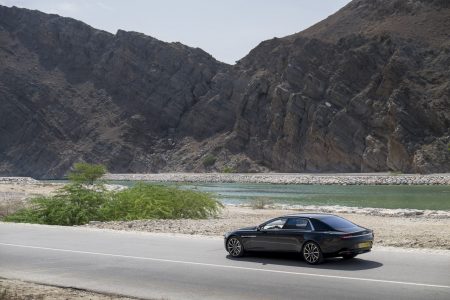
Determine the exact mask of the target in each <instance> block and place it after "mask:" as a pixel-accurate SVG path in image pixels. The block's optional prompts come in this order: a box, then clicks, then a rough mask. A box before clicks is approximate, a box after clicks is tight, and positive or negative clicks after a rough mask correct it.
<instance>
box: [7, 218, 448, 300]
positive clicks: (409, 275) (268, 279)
mask: <svg viewBox="0 0 450 300" xmlns="http://www.w3.org/2000/svg"><path fill="white" fill-rule="evenodd" d="M0 277H5V278H16V279H22V280H29V281H35V282H41V283H47V284H53V285H61V286H71V287H76V288H82V289H89V290H94V291H100V292H109V293H117V294H123V295H129V296H135V297H142V298H165V299H396V300H398V299H446V300H448V299H450V255H449V254H445V253H432V252H431V253H428V252H425V251H403V250H394V251H392V250H377V249H375V250H374V251H372V252H371V253H368V254H364V255H361V256H360V258H356V259H354V260H350V261H344V260H341V259H333V260H328V261H327V262H326V263H324V264H323V265H320V266H309V265H307V264H306V263H304V262H303V261H301V260H299V259H297V258H296V257H295V256H286V255H275V256H273V255H270V256H268V255H258V256H249V257H244V258H241V259H231V258H229V257H227V255H226V252H225V250H224V248H223V241H222V239H219V238H208V237H198V236H181V235H173V236H171V235H161V234H149V233H127V232H112V231H101V230H93V229H85V228H71V227H57V226H55V227H52V226H38V225H26V224H7V223H0Z"/></svg>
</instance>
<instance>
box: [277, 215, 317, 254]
mask: <svg viewBox="0 0 450 300" xmlns="http://www.w3.org/2000/svg"><path fill="white" fill-rule="evenodd" d="M311 231H312V226H311V222H310V221H309V219H307V218H301V217H292V218H288V219H287V220H286V223H285V224H284V226H283V231H282V233H283V234H285V235H286V236H289V240H288V241H289V243H290V244H289V251H295V252H300V251H301V250H302V246H303V243H304V241H305V234H307V233H310V232H311Z"/></svg>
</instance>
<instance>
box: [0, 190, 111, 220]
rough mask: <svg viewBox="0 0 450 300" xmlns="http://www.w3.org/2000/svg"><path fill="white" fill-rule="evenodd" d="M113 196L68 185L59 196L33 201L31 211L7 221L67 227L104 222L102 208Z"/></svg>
mask: <svg viewBox="0 0 450 300" xmlns="http://www.w3.org/2000/svg"><path fill="white" fill-rule="evenodd" d="M111 196H112V194H111V193H109V192H107V191H105V190H104V189H103V188H102V187H101V186H96V187H95V188H94V189H92V188H87V187H85V186H83V185H80V184H68V185H66V186H64V187H63V188H62V189H60V190H59V191H58V193H57V194H56V195H55V196H50V197H37V198H34V199H32V200H31V205H30V207H28V208H24V209H21V210H19V211H17V212H16V213H14V214H12V215H9V216H6V217H5V219H4V220H5V221H9V222H25V223H37V224H49V225H66V226H71V225H81V224H86V223H88V222H89V221H91V220H103V219H104V216H103V215H102V210H101V208H102V206H103V205H104V204H105V203H106V202H108V200H110V198H111Z"/></svg>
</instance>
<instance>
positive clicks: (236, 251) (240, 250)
mask: <svg viewBox="0 0 450 300" xmlns="http://www.w3.org/2000/svg"><path fill="white" fill-rule="evenodd" d="M227 251H228V253H229V254H230V255H231V256H232V257H241V256H243V255H244V252H245V250H244V245H243V244H242V241H241V239H240V238H239V237H237V236H231V237H229V238H228V240H227Z"/></svg>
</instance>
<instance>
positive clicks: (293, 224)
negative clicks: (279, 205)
mask: <svg viewBox="0 0 450 300" xmlns="http://www.w3.org/2000/svg"><path fill="white" fill-rule="evenodd" d="M283 229H302V230H311V224H310V223H309V221H308V219H304V218H289V219H288V220H287V222H286V224H284V227H283Z"/></svg>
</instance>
